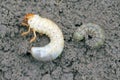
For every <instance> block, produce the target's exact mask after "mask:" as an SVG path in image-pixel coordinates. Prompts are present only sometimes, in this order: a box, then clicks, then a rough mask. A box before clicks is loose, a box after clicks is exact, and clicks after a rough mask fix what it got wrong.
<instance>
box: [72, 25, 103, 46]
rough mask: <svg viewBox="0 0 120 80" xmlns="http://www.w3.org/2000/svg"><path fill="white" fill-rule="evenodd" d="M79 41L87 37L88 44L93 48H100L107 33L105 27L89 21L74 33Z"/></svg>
mask: <svg viewBox="0 0 120 80" xmlns="http://www.w3.org/2000/svg"><path fill="white" fill-rule="evenodd" d="M73 37H74V39H75V40H77V41H80V40H82V39H83V38H85V43H86V45H88V46H90V47H91V48H98V47H100V46H101V45H103V43H104V41H105V33H104V31H103V29H102V28H101V27H100V26H98V25H96V24H93V23H88V24H84V25H82V26H80V27H79V28H78V29H77V30H76V31H75V33H74V35H73Z"/></svg>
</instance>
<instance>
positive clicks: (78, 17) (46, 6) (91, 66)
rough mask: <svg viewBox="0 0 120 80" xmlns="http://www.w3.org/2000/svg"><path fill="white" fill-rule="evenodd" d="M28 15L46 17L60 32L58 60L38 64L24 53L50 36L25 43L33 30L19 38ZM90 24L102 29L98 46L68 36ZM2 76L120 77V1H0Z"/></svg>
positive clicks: (38, 79)
mask: <svg viewBox="0 0 120 80" xmlns="http://www.w3.org/2000/svg"><path fill="white" fill-rule="evenodd" d="M26 13H35V14H39V15H40V16H42V17H46V18H49V19H51V20H52V21H54V22H55V23H56V24H57V25H58V26H59V27H60V29H61V30H62V32H63V34H64V40H65V47H64V50H63V52H62V54H61V55H60V56H59V57H58V58H57V59H56V60H53V61H50V62H41V61H37V60H35V59H34V58H33V57H32V56H31V55H30V54H29V53H28V52H29V50H30V48H31V47H32V46H44V45H46V44H48V43H49V38H48V37H47V36H40V35H39V34H38V33H37V40H36V41H35V42H34V43H29V40H30V39H31V38H32V36H33V34H32V33H31V34H29V35H27V36H25V37H22V36H21V32H23V31H26V30H27V28H25V27H23V26H21V25H20V23H21V21H22V19H23V16H24V15H25V14H26ZM89 22H91V23H95V24H98V25H100V26H101V27H102V28H103V29H104V30H105V36H106V39H105V44H104V45H103V46H102V47H101V48H99V49H90V48H88V47H87V46H86V45H85V44H84V41H83V42H79V43H76V42H74V41H73V39H72V36H73V32H74V31H75V30H76V29H77V28H78V27H79V26H81V25H82V24H85V23H89ZM0 80H120V0H0Z"/></svg>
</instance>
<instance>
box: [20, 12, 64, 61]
mask: <svg viewBox="0 0 120 80" xmlns="http://www.w3.org/2000/svg"><path fill="white" fill-rule="evenodd" d="M22 24H23V25H26V26H29V27H30V28H31V29H32V30H33V32H34V31H37V32H39V33H41V34H46V35H47V36H48V37H49V38H50V42H49V44H47V45H45V46H44V47H32V48H31V54H32V56H33V57H34V58H35V59H37V60H41V61H50V60H54V59H56V58H57V57H58V56H59V55H60V54H61V53H62V51H63V48H64V38H63V34H62V32H61V30H60V28H59V27H58V26H57V25H56V24H55V23H54V22H52V21H51V20H49V19H46V18H42V17H40V16H39V15H34V14H27V15H26V16H25V17H24V21H23V23H22ZM26 33H27V32H24V33H22V35H26ZM34 34H35V33H34ZM35 38H36V37H34V38H33V39H31V41H30V42H33V41H34V40H35Z"/></svg>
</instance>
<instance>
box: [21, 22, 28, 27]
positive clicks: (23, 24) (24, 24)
mask: <svg viewBox="0 0 120 80" xmlns="http://www.w3.org/2000/svg"><path fill="white" fill-rule="evenodd" d="M21 25H22V26H27V27H29V25H28V24H26V23H24V22H22V23H21Z"/></svg>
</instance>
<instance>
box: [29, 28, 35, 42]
mask: <svg viewBox="0 0 120 80" xmlns="http://www.w3.org/2000/svg"><path fill="white" fill-rule="evenodd" d="M32 31H33V33H34V37H33V38H32V39H31V40H30V43H32V42H33V41H35V39H36V33H35V30H34V29H32Z"/></svg>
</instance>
